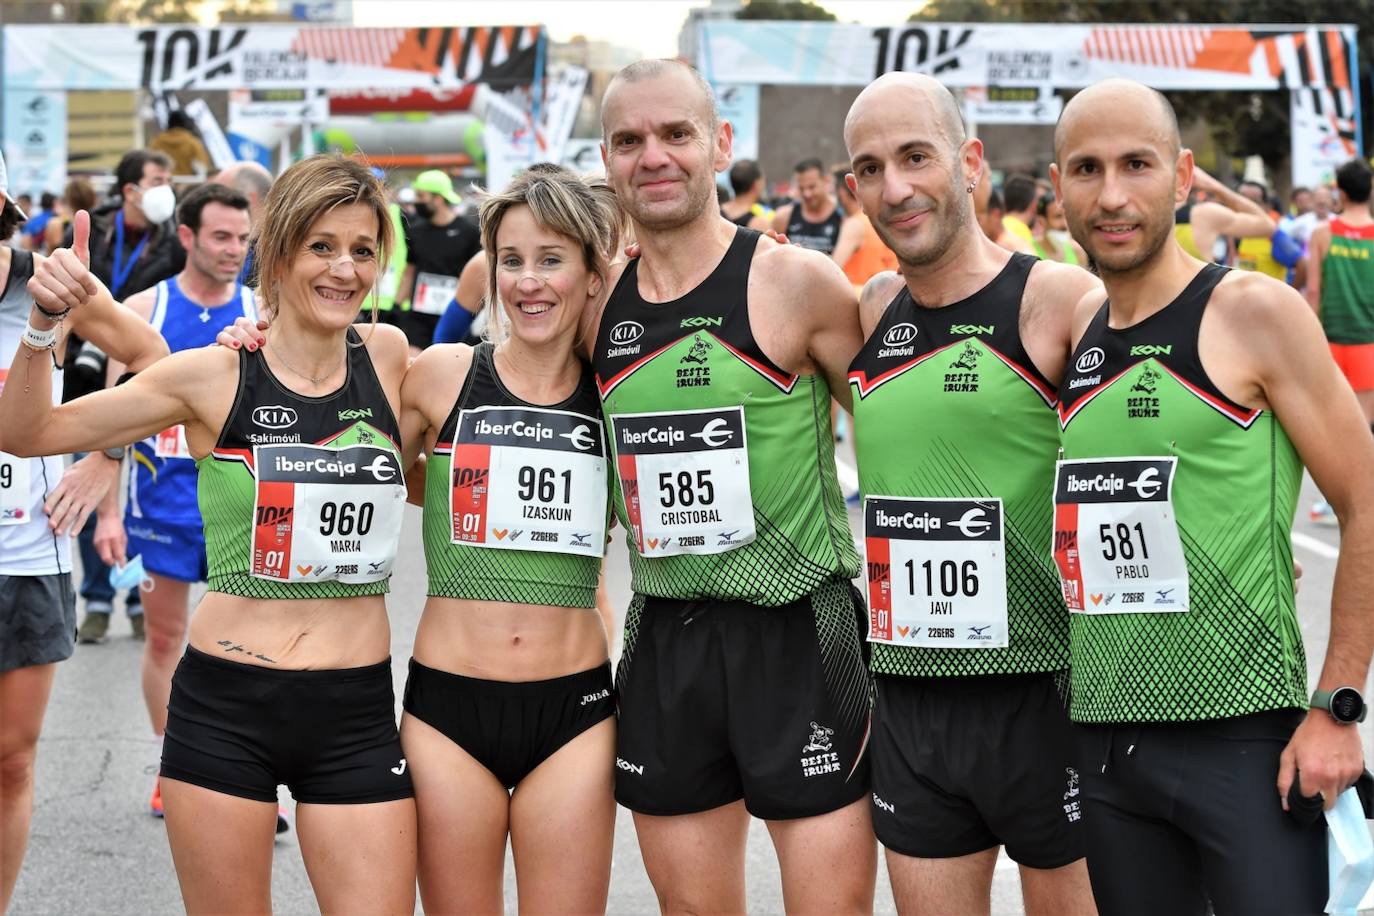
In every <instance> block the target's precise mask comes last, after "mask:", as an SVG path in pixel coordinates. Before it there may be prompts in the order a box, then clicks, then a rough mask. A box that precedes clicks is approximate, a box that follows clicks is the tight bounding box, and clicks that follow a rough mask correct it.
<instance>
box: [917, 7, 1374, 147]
mask: <svg viewBox="0 0 1374 916" xmlns="http://www.w3.org/2000/svg"><path fill="white" fill-rule="evenodd" d="M908 19H909V21H915V22H1046V23H1075V24H1096V23H1103V22H1120V23H1147V24H1176V25H1210V24H1222V25H1231V24H1234V23H1247V22H1249V23H1256V24H1261V25H1263V24H1268V23H1286V22H1292V23H1297V24H1306V23H1313V22H1321V23H1338V24H1344V23H1350V24H1353V25H1355V26H1357V27H1358V28H1359V35H1358V38H1357V42H1358V47H1359V59H1360V64H1361V68H1360V69H1361V72H1360V74H1359V80H1360V85H1361V88H1362V101H1363V102H1364V103H1365V104H1366V105H1369V104H1374V92H1371V84H1370V79H1369V73H1370V71H1369V66H1370V62H1374V3H1369V2H1363V0H1361V2H1353V3H1352V2H1350V0H1169V2H1167V3H1160V2H1159V0H1099V2H1095V3H1084V2H1080V0H929V2H927V3H926V5H925V6H923V7H921V9H920V10H918V11H917V12H915V13H913V14H911V16H910V17H908ZM1166 95H1168V96H1169V101H1170V102H1171V103H1173V106H1174V110H1175V111H1177V112H1178V115H1179V120H1180V121H1181V122H1183V123H1184V124H1189V123H1192V122H1195V121H1199V120H1200V121H1202V122H1203V123H1204V124H1206V125H1207V129H1208V131H1209V132H1210V133H1211V135H1212V140H1213V142H1214V143H1216V145H1217V147H1218V148H1219V149H1222V150H1225V151H1226V152H1228V153H1229V154H1232V155H1236V156H1240V155H1257V156H1260V157H1262V158H1263V159H1264V164H1265V166H1266V167H1267V168H1268V169H1269V170H1270V173H1271V174H1283V173H1284V172H1286V171H1287V165H1288V158H1289V155H1290V152H1291V147H1290V134H1289V123H1288V121H1289V111H1288V104H1289V99H1288V92H1287V91H1279V92H1236V91H1229V92H1216V91H1212V92H1169V93H1166ZM1363 122H1364V123H1363V127H1364V136H1363V141H1364V148H1365V150H1366V151H1369V150H1371V149H1374V117H1370V116H1369V115H1368V114H1366V115H1365V116H1364V118H1363Z"/></svg>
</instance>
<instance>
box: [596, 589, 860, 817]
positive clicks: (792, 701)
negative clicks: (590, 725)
mask: <svg viewBox="0 0 1374 916" xmlns="http://www.w3.org/2000/svg"><path fill="white" fill-rule="evenodd" d="M862 607H863V606H862V601H861V599H860V597H859V595H858V592H856V591H855V590H854V588H853V587H852V586H851V585H850V584H849V582H848V581H847V580H844V579H838V578H837V579H832V580H830V581H829V582H826V583H825V584H824V585H822V586H821V587H820V588H819V589H817V590H816V591H815V592H813V593H812V594H810V595H808V596H806V597H804V598H801V599H799V600H798V601H795V602H793V603H792V604H788V605H783V606H781V607H761V606H758V605H753V604H748V603H746V602H742V601H678V600H673V599H667V598H654V597H649V596H645V595H636V596H635V597H634V599H633V601H632V602H631V604H630V609H629V612H628V614H627V615H626V621H625V652H624V655H623V656H622V658H621V660H620V665H619V667H618V668H617V670H616V690H617V694H618V697H619V708H620V719H619V723H618V726H617V735H616V783H615V797H616V801H618V802H619V803H620V804H622V805H624V806H625V807H626V808H629V809H630V810H631V811H636V812H639V813H641V814H651V815H676V814H692V813H695V812H699V811H707V810H710V809H711V808H716V807H719V806H721V805H725V804H729V803H730V802H733V801H737V800H738V799H741V798H742V799H744V803H745V807H747V808H748V809H749V812H750V813H751V814H753V815H754V816H755V817H759V818H764V819H768V820H784V819H788V818H798V817H811V816H814V815H818V814H825V813H828V812H830V811H835V810H837V809H839V808H842V807H844V806H846V805H848V804H851V803H853V802H855V801H857V800H858V799H860V798H863V797H864V796H865V795H867V794H868V782H869V778H868V757H867V754H866V745H867V742H868V731H869V725H870V719H871V715H872V695H873V691H872V681H871V678H870V677H869V674H868V669H867V665H866V663H865V660H864V657H863V653H862V648H861V640H860V637H859V628H858V622H859V620H860V619H861V617H862Z"/></svg>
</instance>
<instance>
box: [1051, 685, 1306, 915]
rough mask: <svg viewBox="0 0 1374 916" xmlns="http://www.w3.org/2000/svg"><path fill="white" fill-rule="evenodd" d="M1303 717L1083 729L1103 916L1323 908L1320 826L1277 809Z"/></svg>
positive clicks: (1291, 712)
mask: <svg viewBox="0 0 1374 916" xmlns="http://www.w3.org/2000/svg"><path fill="white" fill-rule="evenodd" d="M1305 714H1306V713H1305V712H1304V711H1303V710H1300V709H1277V710H1271V711H1269V712H1261V713H1255V714H1253V715H1248V716H1239V717H1236V718H1233V719H1220V720H1216V721H1212V722H1190V723H1166V724H1154V725H1080V726H1079V727H1078V728H1077V732H1078V742H1077V745H1078V756H1079V759H1080V760H1081V761H1082V764H1083V767H1082V773H1083V797H1084V800H1083V807H1084V819H1085V821H1084V822H1085V826H1086V828H1087V831H1086V832H1087V834H1088V873H1089V875H1090V876H1091V878H1092V885H1093V896H1094V897H1096V898H1097V907H1098V910H1099V911H1100V912H1101V913H1102V914H1103V916H1136V914H1139V916H1154V914H1158V913H1169V914H1175V916H1202V914H1204V913H1207V912H1208V903H1209V901H1210V903H1211V906H1212V912H1215V913H1216V916H1239V914H1244V916H1263V914H1273V916H1280V914H1282V916H1301V914H1307V913H1311V914H1317V913H1321V912H1322V911H1323V909H1324V907H1325V905H1326V898H1327V893H1328V890H1329V887H1328V876H1327V871H1326V822H1325V821H1324V820H1322V819H1321V818H1318V819H1317V820H1316V821H1315V822H1314V823H1311V824H1308V825H1305V826H1303V825H1299V824H1298V822H1297V821H1295V820H1294V819H1293V818H1292V817H1291V816H1290V815H1289V814H1287V813H1286V812H1285V811H1284V810H1283V809H1282V807H1280V805H1279V796H1278V790H1277V789H1276V788H1275V784H1276V782H1277V780H1278V774H1279V754H1280V753H1282V751H1283V749H1284V747H1285V746H1286V745H1287V744H1288V739H1289V738H1290V737H1292V734H1293V730H1294V729H1295V728H1297V726H1298V724H1299V723H1300V722H1302V720H1303V717H1304V715H1305Z"/></svg>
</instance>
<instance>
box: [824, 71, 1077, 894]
mask: <svg viewBox="0 0 1374 916" xmlns="http://www.w3.org/2000/svg"><path fill="white" fill-rule="evenodd" d="M845 143H846V145H847V146H848V148H849V153H850V156H851V157H852V159H853V173H852V174H851V175H850V176H849V177H848V179H847V180H848V182H849V183H850V187H852V188H853V189H854V192H855V194H856V196H857V197H858V199H859V201H860V202H861V203H862V204H863V206H864V210H865V212H866V213H867V214H868V216H869V218H870V219H871V220H872V222H873V226H874V228H875V229H876V230H877V231H878V233H879V235H881V236H882V238H883V241H884V242H885V243H886V244H887V246H888V247H889V248H891V249H892V251H893V252H895V253H896V255H897V258H898V262H899V264H900V273H891V272H890V273H884V274H879V275H878V276H877V277H876V278H874V279H873V280H872V281H870V282H869V283H868V285H867V286H866V287H865V289H864V292H863V295H862V297H861V299H860V305H859V315H860V321H861V323H862V325H863V330H864V332H865V334H867V336H868V339H867V341H866V342H865V343H864V346H863V349H861V350H860V351H859V354H858V356H857V357H855V359H854V361H853V363H852V365H851V366H850V370H849V382H850V386H851V393H852V395H853V398H854V411H853V412H854V429H855V440H854V441H855V446H854V448H855V455H856V456H857V458H858V463H859V486H860V490H861V492H862V494H863V497H864V503H863V505H864V510H863V517H864V543H865V553H866V561H867V564H866V565H867V584H868V599H869V623H868V639H869V641H870V642H871V643H872V644H873V646H872V649H873V671H874V674H875V675H876V681H877V704H876V708H875V711H874V721H873V739H872V743H871V746H872V758H873V796H872V805H873V807H872V816H873V825H874V830H875V832H876V833H877V835H878V839H879V840H880V841H881V842H882V844H883V846H884V847H885V848H886V849H887V862H888V872H889V874H890V875H891V877H892V888H893V895H894V897H895V899H896V903H897V908H898V910H899V911H902V912H915V911H917V910H921V911H927V912H933V913H966V912H977V911H979V910H982V911H986V910H987V908H988V907H989V905H990V897H991V884H992V874H993V868H994V866H995V864H996V860H997V852H998V849H999V847H1002V846H1005V847H1006V849H1007V852H1008V855H1010V856H1011V858H1013V859H1014V860H1015V861H1016V862H1017V863H1019V864H1020V866H1021V884H1022V888H1023V894H1024V898H1025V904H1026V910H1027V912H1029V913H1032V914H1038V913H1047V914H1048V913H1054V914H1078V913H1083V914H1086V913H1091V912H1092V911H1093V910H1092V894H1091V892H1090V890H1089V888H1088V877H1087V870H1086V868H1085V867H1084V865H1083V862H1082V858H1083V841H1082V837H1081V833H1082V812H1081V809H1080V807H1079V804H1078V799H1077V793H1078V776H1077V770H1076V766H1075V763H1074V760H1073V755H1072V744H1073V742H1072V734H1071V730H1070V725H1069V719H1068V715H1067V711H1066V709H1065V704H1064V694H1063V684H1064V680H1065V676H1066V669H1067V668H1068V661H1069V633H1068V618H1067V615H1066V614H1065V613H1064V605H1063V602H1062V600H1061V599H1060V597H1059V585H1058V580H1057V577H1056V575H1055V572H1054V564H1053V562H1052V560H1051V557H1050V551H1049V542H1048V540H1047V538H1046V533H1047V532H1048V530H1049V527H1050V520H1051V512H1050V490H1051V487H1052V484H1053V481H1054V457H1055V452H1056V450H1057V448H1058V445H1059V433H1058V428H1057V423H1056V418H1055V411H1054V407H1055V403H1056V400H1057V389H1058V385H1059V378H1060V374H1061V373H1062V371H1063V369H1064V361H1065V358H1066V356H1067V354H1068V338H1069V329H1070V317H1071V315H1072V312H1073V306H1074V304H1075V303H1076V302H1077V301H1078V299H1079V298H1080V297H1082V296H1083V295H1084V294H1086V293H1087V292H1088V291H1089V290H1092V289H1100V287H1099V285H1098V283H1097V281H1096V280H1095V279H1094V278H1093V277H1092V276H1091V275H1090V274H1088V273H1087V272H1086V271H1084V270H1081V269H1079V268H1077V267H1071V266H1068V265H1064V264H1059V263H1056V262H1053V261H1045V262H1038V261H1037V259H1036V258H1035V257H1034V256H1032V255H1029V254H1021V253H1010V252H1008V251H1006V250H1005V249H1003V248H1001V247H1000V246H998V245H997V244H996V243H994V242H993V241H991V240H990V239H988V238H987V237H986V236H985V235H984V234H983V232H982V229H981V228H980V227H979V225H978V222H977V220H976V219H975V218H974V209H973V200H972V197H973V192H974V191H975V190H976V185H977V182H978V181H979V178H980V176H981V175H982V173H983V163H982V156H983V151H982V144H981V143H980V142H979V141H977V140H968V139H967V137H966V135H965V133H964V128H963V124H962V122H961V120H960V117H959V109H958V103H957V102H956V101H955V100H954V97H953V96H952V95H950V93H949V91H948V90H946V89H945V88H944V87H943V86H941V85H940V84H939V83H938V82H936V81H935V80H933V79H931V78H930V77H926V76H917V75H914V74H906V73H894V74H889V75H887V76H884V77H882V78H880V79H879V80H877V81H875V82H874V83H873V84H872V85H870V86H869V87H868V88H867V89H865V90H864V91H863V92H862V93H860V95H859V97H858V99H857V100H856V101H855V103H854V106H853V108H851V109H850V112H849V117H848V118H847V119H846V122H845ZM913 150H918V151H920V152H919V156H920V157H921V159H922V160H924V161H923V162H913V161H912V159H913V158H914V156H913V153H912V151H913ZM990 751H991V752H990Z"/></svg>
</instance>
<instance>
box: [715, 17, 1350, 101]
mask: <svg viewBox="0 0 1374 916" xmlns="http://www.w3.org/2000/svg"><path fill="white" fill-rule="evenodd" d="M1354 43H1355V27H1354V26H1320V27H1318V26H1311V27H1309V26H1305V25H1295V26H1291V27H1286V26H1244V25H1236V26H1193V25H1034V24H1026V23H1015V24H1005V25H1003V24H982V23H921V24H917V23H904V24H902V25H896V26H893V27H891V28H878V29H875V28H872V27H870V26H867V25H858V24H842V23H829V22H826V23H817V22H769V23H755V22H748V21H738V20H711V21H707V22H703V23H702V24H701V51H700V58H699V60H698V61H697V64H698V66H699V67H700V68H701V71H702V72H703V73H704V74H705V75H706V78H707V79H708V80H711V81H712V82H713V83H714V82H722V83H769V84H786V85H827V86H863V85H867V84H868V83H869V82H870V81H872V80H873V79H874V78H876V77H878V76H881V75H882V74H884V73H888V72H890V71H893V70H910V71H916V72H921V73H929V74H932V75H934V76H936V77H938V78H939V79H940V81H941V82H943V83H945V84H946V85H949V86H1040V85H1053V86H1063V87H1077V86H1088V85H1091V84H1092V83H1095V82H1097V81H1098V80H1100V79H1104V78H1106V77H1110V76H1123V77H1128V78H1130V79H1135V80H1139V81H1141V82H1143V83H1147V84H1149V85H1151V86H1153V87H1155V88H1156V89H1298V88H1302V87H1326V86H1330V87H1331V88H1334V89H1349V88H1350V86H1351V72H1352V61H1353V60H1354V59H1355V58H1354V50H1355V44H1354Z"/></svg>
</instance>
